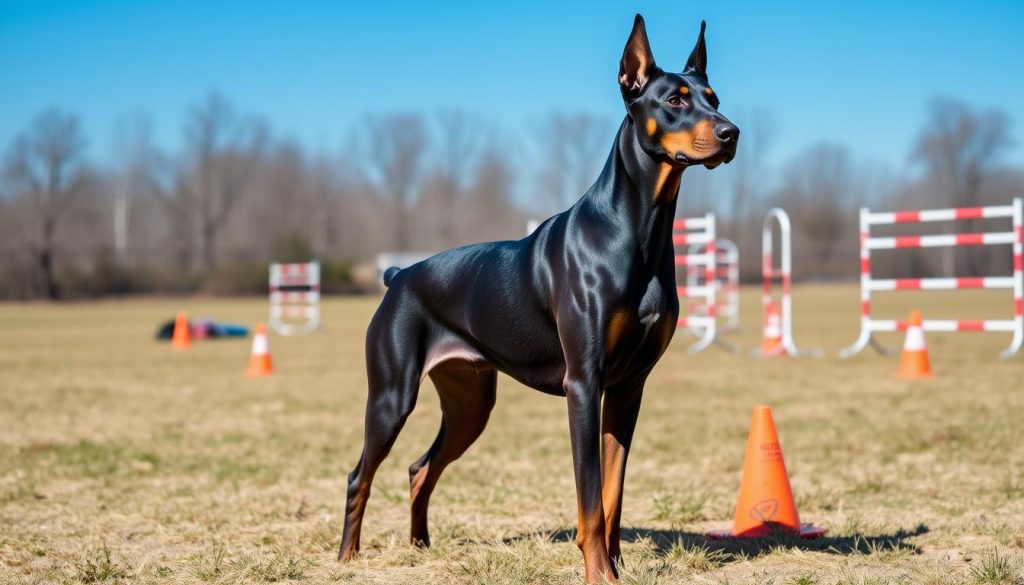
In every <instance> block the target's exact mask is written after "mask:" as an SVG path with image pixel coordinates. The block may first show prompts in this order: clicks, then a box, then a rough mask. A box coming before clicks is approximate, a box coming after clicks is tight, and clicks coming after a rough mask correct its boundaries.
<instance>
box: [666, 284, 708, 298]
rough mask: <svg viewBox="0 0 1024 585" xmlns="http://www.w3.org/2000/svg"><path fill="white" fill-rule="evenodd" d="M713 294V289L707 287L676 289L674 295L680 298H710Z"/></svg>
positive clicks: (682, 287) (681, 287)
mask: <svg viewBox="0 0 1024 585" xmlns="http://www.w3.org/2000/svg"><path fill="white" fill-rule="evenodd" d="M714 292H715V291H714V289H713V288H712V287H710V286H708V285H701V286H677V287H676V294H677V295H679V296H680V297H710V296H712V295H713V293H714Z"/></svg>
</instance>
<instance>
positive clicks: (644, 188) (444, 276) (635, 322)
mask: <svg viewBox="0 0 1024 585" xmlns="http://www.w3.org/2000/svg"><path fill="white" fill-rule="evenodd" d="M704 26H705V25H704V23H703V22H701V27H700V35H699V36H698V38H697V44H696V46H695V47H694V49H693V52H692V53H691V54H690V57H689V60H688V61H687V62H686V66H685V67H684V68H683V71H682V73H672V72H666V71H663V70H662V69H661V68H659V67H658V66H657V65H655V63H654V57H653V55H652V54H651V49H650V46H649V44H648V41H647V33H646V30H645V28H644V21H643V18H642V17H641V16H640V15H639V14H638V15H637V16H636V20H635V22H634V24H633V30H632V33H631V34H630V36H629V40H628V42H627V43H626V48H625V50H624V51H623V54H622V60H621V62H620V64H619V78H618V79H619V86H620V88H621V90H622V98H623V101H624V102H625V106H626V117H625V120H623V122H622V125H621V126H620V127H619V130H618V135H617V136H616V138H615V143H614V145H613V146H612V149H611V154H610V155H609V156H608V160H607V162H606V163H605V166H604V170H603V171H602V172H601V175H600V176H599V177H598V178H597V182H595V183H594V185H593V186H592V187H591V188H590V189H589V190H588V191H587V192H586V193H585V194H584V195H583V197H582V198H580V199H579V201H577V202H576V203H575V204H574V205H573V206H572V207H570V208H569V209H568V210H567V211H565V212H563V213H560V214H558V215H555V216H553V217H551V218H549V219H548V220H547V221H545V222H544V223H543V224H541V225H540V227H538V228H537V229H536V230H535V231H534V232H533V233H532V234H530V235H529V236H527V237H526V238H524V239H521V240H518V241H503V242H489V243H484V244H477V245H471V246H465V247H462V248H456V249H453V250H448V251H446V252H441V253H439V254H437V255H435V256H432V257H430V258H428V259H426V260H423V261H422V262H419V263H417V264H414V265H412V266H410V267H408V268H405V269H402V270H399V269H398V268H390V269H388V270H387V271H386V272H385V274H384V284H385V285H387V286H388V287H389V288H388V291H387V293H386V294H385V295H384V298H383V300H382V301H381V304H380V307H379V308H378V309H377V312H376V314H375V315H374V316H373V319H372V320H371V322H370V326H369V329H368V330H367V334H366V369H367V376H368V381H369V396H368V398H367V404H366V423H365V425H366V428H365V433H366V435H365V444H364V446H363V452H362V456H361V457H360V458H359V463H358V464H357V465H356V467H355V469H354V470H353V471H352V473H351V474H349V476H348V500H347V505H346V507H345V521H344V533H343V536H342V541H341V549H340V551H339V553H338V556H339V559H350V558H353V557H354V556H355V555H357V554H358V552H359V533H360V528H361V525H362V521H363V512H364V511H365V509H366V502H367V498H369V496H370V484H371V482H372V481H373V476H374V473H375V472H376V471H377V468H378V467H379V466H380V464H381V461H383V459H384V458H385V457H386V456H387V454H388V452H389V451H390V450H391V447H392V445H393V444H394V442H395V439H396V437H397V436H398V433H399V431H400V430H401V428H402V426H403V424H404V423H405V420H406V418H407V417H408V416H409V414H410V413H411V412H412V410H413V408H414V406H415V405H416V397H417V394H418V392H419V386H420V383H421V382H422V380H423V378H424V377H425V376H430V378H431V380H433V382H434V385H435V386H436V388H437V392H438V394H439V395H440V399H441V410H442V413H443V415H442V419H441V429H440V430H439V431H438V433H437V438H436V439H434V442H433V444H432V445H431V446H430V448H429V449H427V451H426V453H424V454H423V455H422V456H421V457H420V458H419V459H417V460H416V461H415V462H413V464H412V465H411V466H410V467H409V484H410V496H411V500H412V530H411V541H412V543H413V544H416V545H420V546H428V545H429V542H430V537H429V536H428V534H427V505H428V503H429V500H430V494H431V492H432V491H433V490H434V486H435V485H437V481H438V478H440V477H441V473H442V472H443V471H444V469H445V467H447V466H448V465H449V464H450V463H451V462H453V461H455V460H456V459H458V458H459V457H460V456H461V455H462V454H463V453H464V452H465V451H466V449H468V448H469V446H470V445H471V444H473V442H474V441H475V440H476V439H477V437H479V436H480V434H481V433H482V432H483V430H484V427H485V426H486V425H487V420H488V417H489V416H490V412H491V408H492V407H493V406H494V401H495V384H496V380H497V373H498V372H504V373H505V374H507V375H509V376H511V377H512V378H514V379H516V380H518V381H519V382H521V383H523V384H525V385H526V386H530V387H532V388H535V389H537V390H540V391H541V392H545V393H548V394H554V395H557V396H565V397H566V399H567V402H568V408H569V436H570V439H571V445H572V456H573V471H574V473H575V479H576V495H577V504H578V513H579V516H578V521H579V526H578V532H577V537H576V542H577V544H578V546H579V547H580V549H581V550H582V552H583V558H584V564H585V568H586V579H587V581H588V582H595V581H597V580H599V579H602V578H607V579H609V580H613V581H614V580H616V578H617V570H616V563H618V562H620V561H621V552H620V548H619V521H620V516H621V505H622V484H623V478H624V474H625V467H626V457H627V455H628V454H629V446H630V442H631V439H632V436H633V429H634V427H635V426H636V420H637V413H638V411H639V409H640V400H641V396H642V395H643V389H644V383H645V381H646V379H647V376H648V374H650V372H651V369H652V368H653V367H654V365H655V364H656V363H657V361H658V359H659V358H660V357H661V355H662V354H663V353H664V352H665V350H666V348H667V347H668V345H669V341H670V340H671V339H672V334H673V333H674V331H675V326H676V319H677V317H678V314H679V299H678V298H677V297H676V285H675V265H674V251H673V247H672V221H673V217H674V215H675V210H676V196H677V194H678V192H679V182H680V178H681V176H682V174H683V171H684V170H685V169H686V168H687V167H688V166H690V165H698V164H700V165H704V166H706V167H708V168H714V167H716V166H718V165H719V164H720V163H723V162H726V163H727V162H729V161H730V160H732V158H733V156H735V154H736V144H737V141H738V139H739V129H738V128H737V127H736V126H735V125H733V124H732V123H730V122H729V120H728V119H726V118H725V117H724V116H722V115H721V114H719V113H718V97H717V96H716V95H715V92H714V91H713V90H712V89H711V87H710V86H709V85H708V79H707V73H706V66H707V52H706V49H705V44H704ZM602 399H603V407H602Z"/></svg>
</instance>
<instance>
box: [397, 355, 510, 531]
mask: <svg viewBox="0 0 1024 585" xmlns="http://www.w3.org/2000/svg"><path fill="white" fill-rule="evenodd" d="M497 377H498V376H497V372H496V371H495V370H494V368H493V367H491V366H490V365H488V364H483V363H479V362H470V361H466V360H462V359H454V360H449V361H446V362H443V363H441V364H438V365H437V366H436V367H434V368H433V369H432V370H431V371H430V378H431V379H432V380H433V381H434V385H435V386H436V387H437V392H438V394H439V395H440V397H441V413H442V414H441V428H440V430H438V432H437V438H436V439H434V443H433V444H432V445H431V446H430V448H429V449H427V452H426V453H424V454H423V455H422V456H421V457H420V458H419V459H417V460H416V461H415V462H413V464H412V465H410V466H409V496H410V499H411V504H412V527H411V530H410V541H411V542H412V543H413V544H415V545H419V546H430V535H429V533H428V529H427V507H428V505H429V503H430V494H431V493H432V492H433V491H434V486H436V485H437V480H438V479H439V478H440V477H441V473H442V472H443V471H444V468H445V467H447V466H448V464H449V463H451V462H452V461H455V460H456V459H458V458H459V457H460V456H461V455H462V454H463V453H465V452H466V449H468V448H469V446H470V445H472V444H473V442H474V441H476V439H477V438H478V437H479V436H480V434H481V433H483V430H484V427H485V426H487V419H488V418H489V416H490V414H491V409H492V408H493V407H494V400H495V386H496V385H497Z"/></svg>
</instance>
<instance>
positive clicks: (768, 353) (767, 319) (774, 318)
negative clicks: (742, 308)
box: [761, 302, 786, 357]
mask: <svg viewBox="0 0 1024 585" xmlns="http://www.w3.org/2000/svg"><path fill="white" fill-rule="evenodd" d="M785 355H786V350H785V348H783V347H782V318H781V317H780V316H779V304H778V303H774V302H772V303H768V306H766V307H765V309H764V335H763V336H762V338H761V356H762V357H775V356H785Z"/></svg>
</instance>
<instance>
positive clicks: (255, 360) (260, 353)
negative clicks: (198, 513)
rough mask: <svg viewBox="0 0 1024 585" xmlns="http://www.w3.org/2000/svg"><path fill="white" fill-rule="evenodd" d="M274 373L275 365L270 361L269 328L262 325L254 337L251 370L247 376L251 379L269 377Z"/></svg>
mask: <svg viewBox="0 0 1024 585" xmlns="http://www.w3.org/2000/svg"><path fill="white" fill-rule="evenodd" d="M273 373H274V365H273V364H272V363H271V361H270V342H269V341H268V340H267V326H266V325H264V324H263V323H260V324H259V325H257V326H256V333H255V334H254V335H253V337H252V352H251V353H250V354H249V368H248V369H246V370H245V375H246V376H249V377H250V378H255V377H257V376H269V375H270V374H273Z"/></svg>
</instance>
